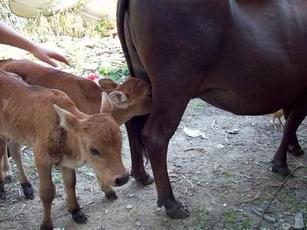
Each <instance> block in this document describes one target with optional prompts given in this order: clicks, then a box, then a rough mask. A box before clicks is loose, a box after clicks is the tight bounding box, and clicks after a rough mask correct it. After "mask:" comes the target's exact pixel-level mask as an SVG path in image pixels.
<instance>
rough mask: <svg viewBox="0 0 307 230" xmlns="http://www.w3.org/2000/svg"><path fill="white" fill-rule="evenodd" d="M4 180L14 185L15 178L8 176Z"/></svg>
mask: <svg viewBox="0 0 307 230" xmlns="http://www.w3.org/2000/svg"><path fill="white" fill-rule="evenodd" d="M4 180H5V183H12V181H13V176H12V175H7V176H5V178H4Z"/></svg>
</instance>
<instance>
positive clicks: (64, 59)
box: [50, 53, 70, 65]
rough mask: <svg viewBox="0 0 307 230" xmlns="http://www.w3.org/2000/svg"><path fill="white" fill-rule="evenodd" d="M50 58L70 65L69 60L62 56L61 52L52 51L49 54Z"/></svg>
mask: <svg viewBox="0 0 307 230" xmlns="http://www.w3.org/2000/svg"><path fill="white" fill-rule="evenodd" d="M50 56H51V57H52V58H54V59H56V60H58V61H60V62H63V63H65V64H66V65H70V64H69V61H68V60H67V59H66V58H65V57H64V56H62V55H61V54H58V53H53V54H52V55H50Z"/></svg>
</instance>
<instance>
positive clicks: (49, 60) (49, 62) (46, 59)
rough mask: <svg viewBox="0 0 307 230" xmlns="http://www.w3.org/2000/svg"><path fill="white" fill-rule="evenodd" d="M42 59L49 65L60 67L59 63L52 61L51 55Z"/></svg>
mask: <svg viewBox="0 0 307 230" xmlns="http://www.w3.org/2000/svg"><path fill="white" fill-rule="evenodd" d="M42 61H44V62H46V63H48V64H49V65H52V66H53V67H58V65H57V64H56V63H55V62H54V61H52V59H51V58H49V57H46V58H44V59H42Z"/></svg>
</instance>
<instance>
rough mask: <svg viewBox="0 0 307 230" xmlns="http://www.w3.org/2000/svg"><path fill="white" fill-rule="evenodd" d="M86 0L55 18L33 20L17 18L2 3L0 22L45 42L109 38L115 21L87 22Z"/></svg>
mask: <svg viewBox="0 0 307 230" xmlns="http://www.w3.org/2000/svg"><path fill="white" fill-rule="evenodd" d="M84 2H85V1H84V0H80V1H79V3H78V4H77V6H75V7H74V8H72V9H70V10H67V11H64V12H60V13H57V14H55V15H53V16H48V17H47V16H43V15H39V16H37V17H36V18H33V19H26V18H21V17H18V16H15V15H14V14H12V13H11V12H10V9H9V7H8V2H7V1H2V2H0V20H2V21H4V22H5V23H7V24H8V25H9V26H11V27H13V28H15V29H16V30H17V31H20V32H21V31H22V33H23V34H25V35H28V36H33V37H36V38H37V39H38V40H40V41H45V40H46V38H47V37H48V36H71V37H77V38H80V37H84V36H100V37H103V36H109V35H110V31H111V30H112V29H114V28H115V21H114V20H112V19H109V18H105V19H102V20H100V21H91V22H89V20H86V19H85V18H84V16H83V15H82V9H83V6H84Z"/></svg>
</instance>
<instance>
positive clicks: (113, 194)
mask: <svg viewBox="0 0 307 230" xmlns="http://www.w3.org/2000/svg"><path fill="white" fill-rule="evenodd" d="M105 195H106V198H107V199H108V200H116V199H117V195H116V192H115V191H114V190H111V191H109V192H106V193H105Z"/></svg>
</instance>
